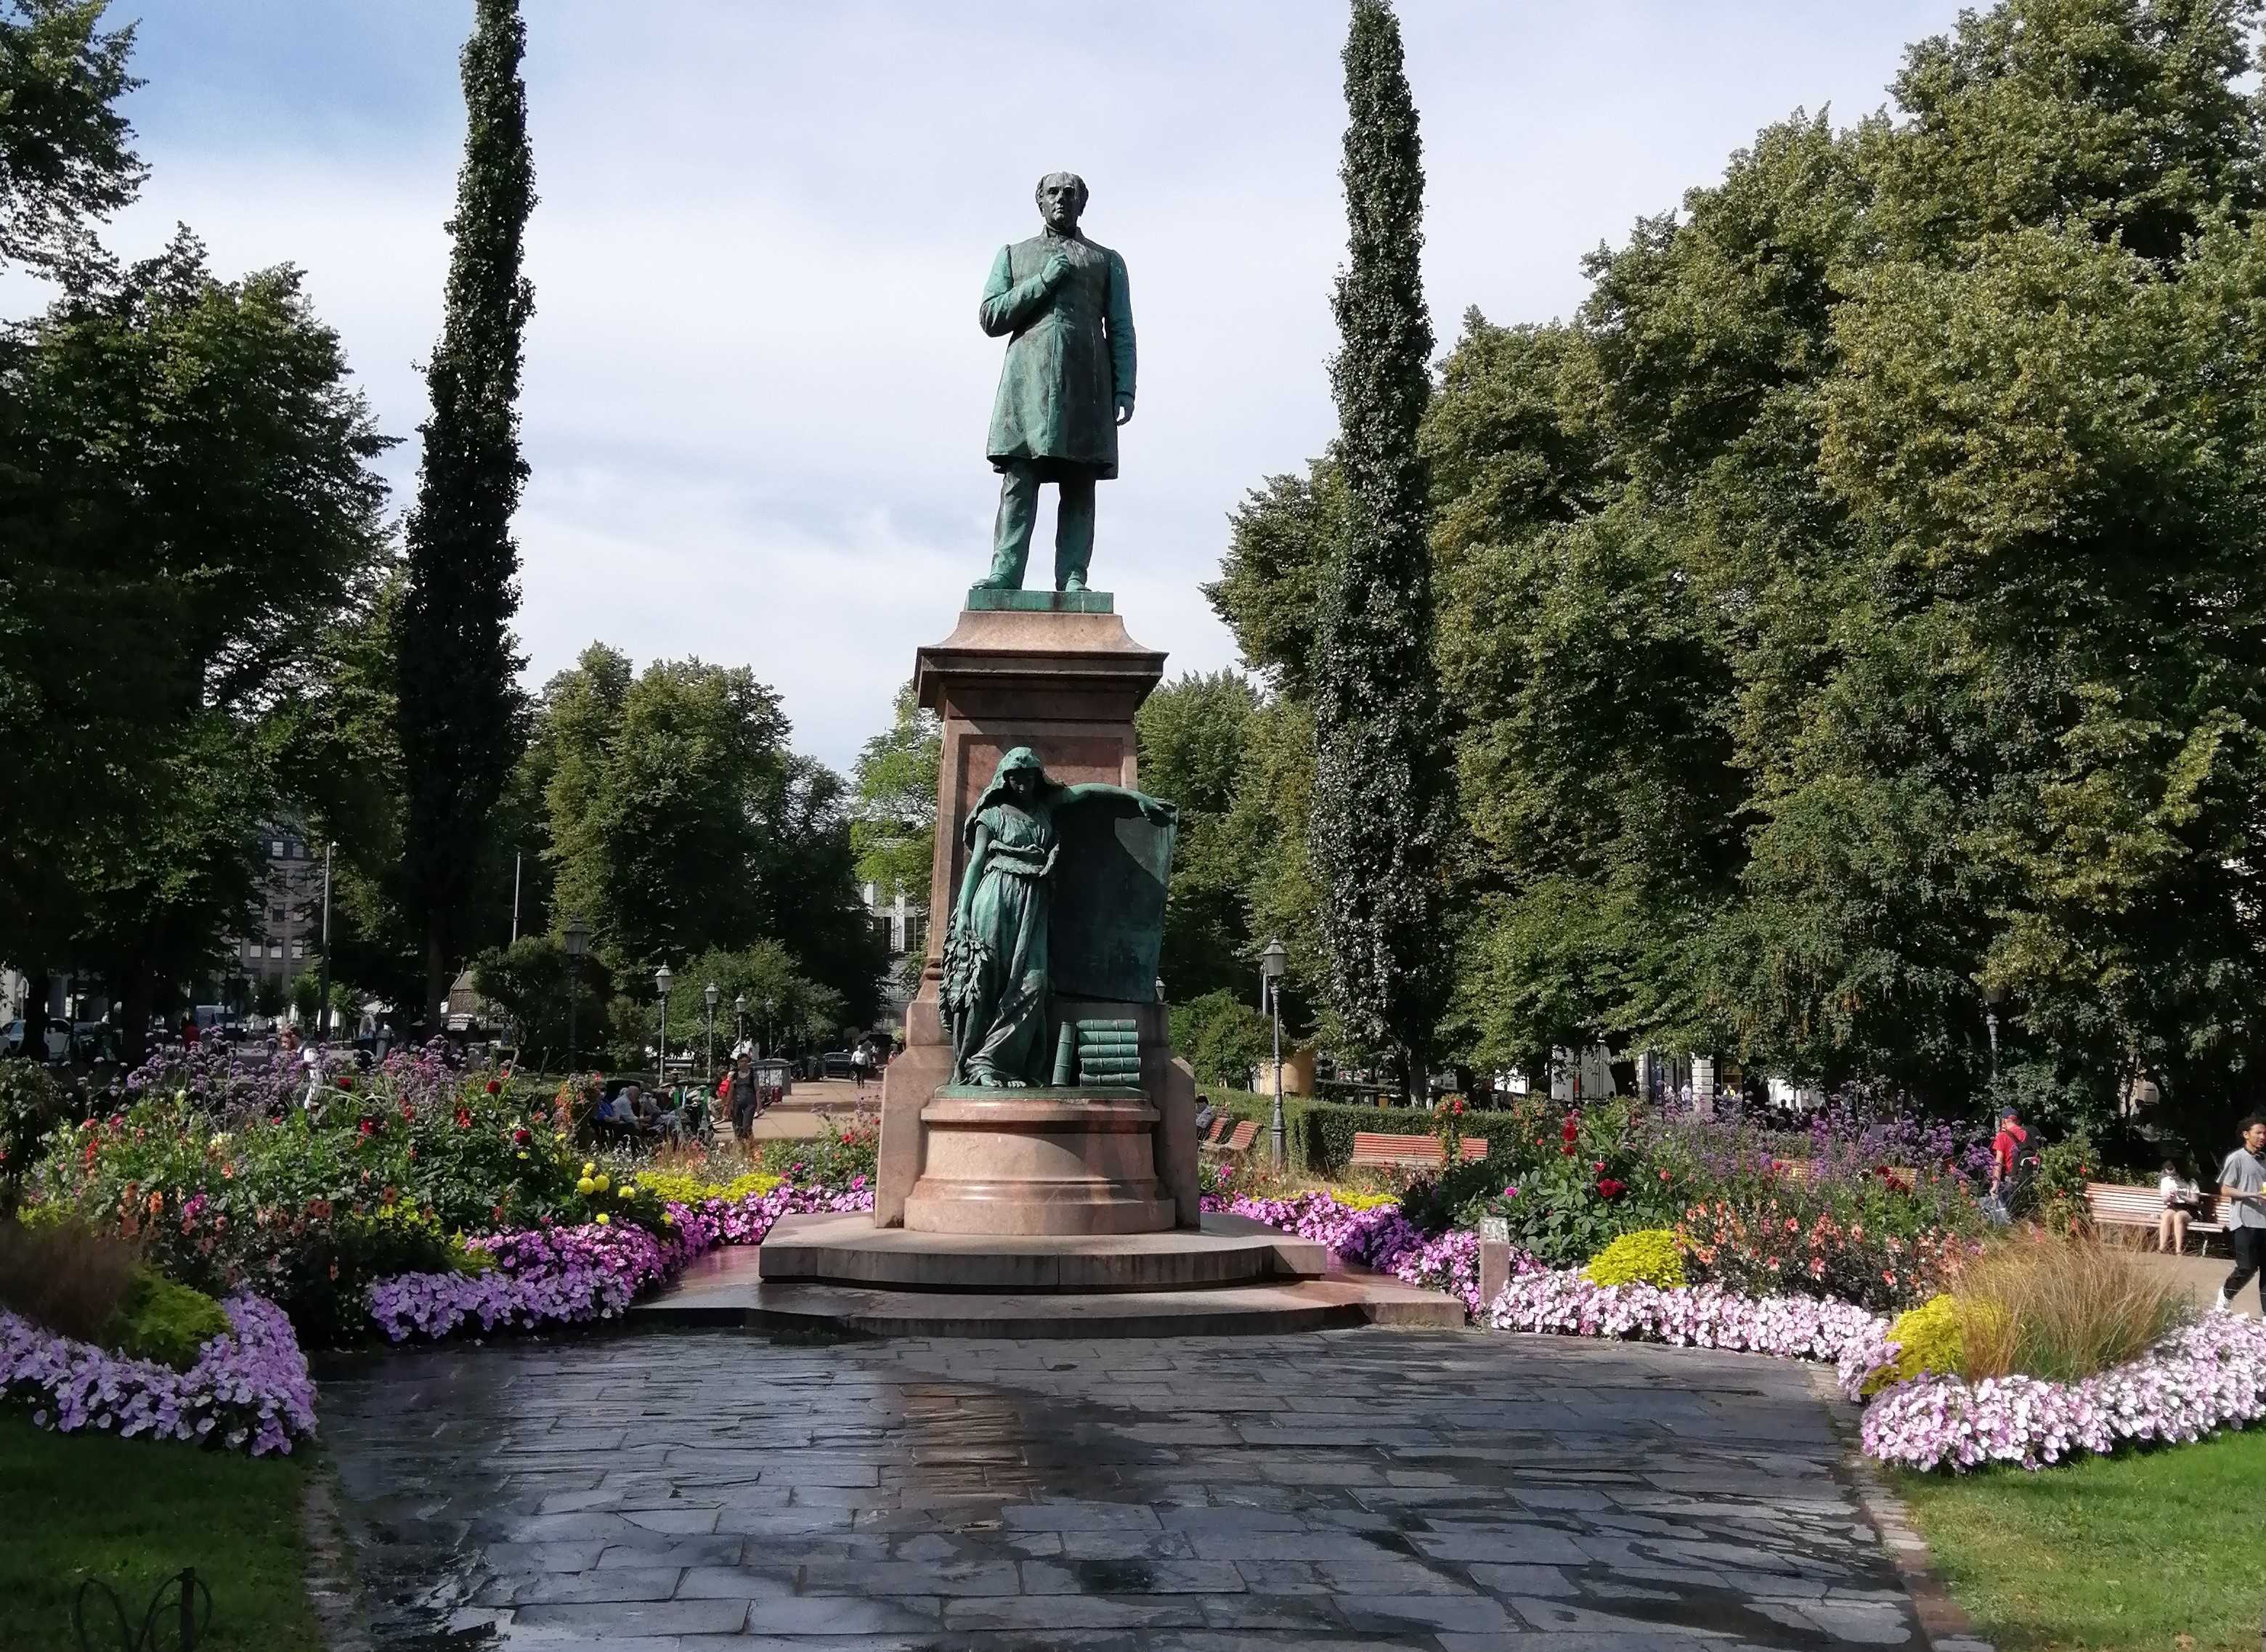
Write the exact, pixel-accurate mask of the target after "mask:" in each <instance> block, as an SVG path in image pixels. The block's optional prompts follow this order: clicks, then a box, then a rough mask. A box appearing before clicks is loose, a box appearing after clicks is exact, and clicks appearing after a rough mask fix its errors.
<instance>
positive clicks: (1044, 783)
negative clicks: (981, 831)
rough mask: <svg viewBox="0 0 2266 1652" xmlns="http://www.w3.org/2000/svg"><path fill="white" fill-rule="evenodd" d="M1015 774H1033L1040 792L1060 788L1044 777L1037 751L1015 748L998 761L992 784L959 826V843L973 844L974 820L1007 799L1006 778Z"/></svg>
mask: <svg viewBox="0 0 2266 1652" xmlns="http://www.w3.org/2000/svg"><path fill="white" fill-rule="evenodd" d="M1018 773H1029V774H1034V775H1036V776H1037V777H1038V786H1039V790H1040V791H1042V792H1044V791H1049V790H1054V791H1059V790H1061V789H1062V788H1061V787H1059V786H1056V785H1055V783H1054V782H1053V781H1052V780H1049V779H1048V778H1047V771H1046V766H1045V765H1044V764H1042V763H1041V762H1040V761H1039V754H1038V753H1037V752H1035V751H1034V750H1032V749H1030V748H1029V747H1028V746H1017V747H1016V748H1014V749H1012V751H1009V752H1007V753H1006V754H1005V756H1003V757H1001V758H1000V759H999V766H998V768H996V769H994V770H992V771H991V784H990V785H989V786H985V787H984V788H983V795H982V796H981V797H978V798H977V799H976V802H975V805H974V807H972V808H969V811H968V818H967V819H966V820H965V821H963V822H961V828H960V835H961V841H963V842H967V843H973V842H974V841H975V838H976V819H977V817H978V816H980V815H982V814H983V811H984V810H985V809H987V808H990V807H991V805H993V804H994V803H997V802H999V801H1000V800H1003V799H1005V797H1006V796H1007V793H1008V786H1007V777H1008V776H1010V775H1012V774H1018Z"/></svg>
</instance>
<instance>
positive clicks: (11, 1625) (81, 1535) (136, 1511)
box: [0, 1411, 322, 1652]
mask: <svg viewBox="0 0 2266 1652" xmlns="http://www.w3.org/2000/svg"><path fill="white" fill-rule="evenodd" d="M306 1474H307V1469H306V1466H305V1464H304V1463H303V1461H302V1460H300V1459H297V1458H258V1459H256V1460H255V1459H253V1458H247V1457H243V1456H239V1455H238V1454H237V1453H234V1452H229V1451H203V1450H201V1449H199V1448H198V1447H196V1446H193V1445H187V1444H180V1443H178V1442H158V1441H153V1440H121V1439H119V1438H117V1437H116V1436H113V1435H110V1434H105V1433H91V1434H69V1435H65V1434H51V1433H48V1432H47V1431H45V1430H43V1429H36V1428H33V1426H32V1423H31V1421H30V1419H28V1418H27V1417H26V1416H24V1415H23V1414H21V1413H19V1412H15V1411H5V1412H0V1493H4V1512H0V1529H4V1532H5V1536H4V1538H0V1648H6V1649H8V1652H14V1649H15V1648H25V1649H26V1652H32V1649H33V1648H37V1649H38V1652H62V1649H63V1648H69V1647H72V1646H74V1645H76V1644H77V1642H76V1641H74V1640H73V1638H72V1635H71V1624H70V1612H71V1600H72V1597H74V1596H76V1595H77V1592H78V1587H79V1584H80V1583H82V1582H83V1581H84V1580H85V1579H86V1578H88V1577H100V1578H102V1579H104V1580H106V1582H107V1583H110V1585H111V1586H112V1587H113V1589H115V1590H117V1591H118V1594H119V1597H120V1598H121V1600H123V1601H124V1602H125V1603H126V1610H127V1615H128V1618H129V1619H131V1622H132V1626H133V1627H134V1629H135V1630H136V1631H137V1632H138V1631H139V1629H140V1627H141V1618H142V1613H143V1611H145V1610H146V1609H147V1608H148V1606H149V1604H150V1594H151V1592H152V1591H153V1590H155V1589H156V1588H157V1584H158V1583H160V1582H162V1581H163V1580H164V1579H165V1578H166V1577H169V1576H171V1575H172V1574H174V1573H175V1572H178V1571H179V1570H180V1568H182V1567H184V1566H194V1567H195V1568H197V1575H199V1576H200V1577H201V1578H203V1579H204V1580H205V1583H206V1586H207V1587H208V1588H209V1589H210V1590H212V1597H213V1611H212V1621H211V1623H210V1625H209V1626H208V1630H207V1633H206V1638H205V1639H203V1640H201V1641H199V1642H198V1643H197V1644H198V1646H199V1648H201V1649H203V1648H208V1649H209V1652H318V1649H319V1648H320V1647H321V1645H322V1640H321V1637H320V1635H319V1634H318V1631H317V1629H316V1626H315V1619H314V1615H313V1613H312V1612H311V1610H310V1608H309V1606H308V1604H307V1596H306V1590H305V1588H304V1586H303V1576H304V1573H305V1568H306V1555H305V1552H304V1549H303V1546H302V1543H301V1539H300V1523H299V1498H300V1492H301V1488H303V1485H304V1484H305V1480H306ZM92 1604H94V1603H90V1605H92ZM98 1624H99V1626H98ZM89 1625H90V1630H91V1635H92V1639H91V1645H93V1646H96V1647H107V1646H113V1645H115V1644H116V1634H117V1628H116V1624H115V1620H114V1619H100V1620H99V1619H94V1618H93V1617H92V1615H91V1613H90V1619H89ZM106 1634H107V1636H108V1637H109V1638H107V1639H106V1638H105V1635H106ZM164 1644H165V1645H167V1646H169V1647H170V1646H172V1644H173V1641H172V1636H171V1634H167V1635H166V1637H165V1638H164Z"/></svg>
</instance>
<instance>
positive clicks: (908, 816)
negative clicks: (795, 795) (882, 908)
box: [850, 683, 944, 910]
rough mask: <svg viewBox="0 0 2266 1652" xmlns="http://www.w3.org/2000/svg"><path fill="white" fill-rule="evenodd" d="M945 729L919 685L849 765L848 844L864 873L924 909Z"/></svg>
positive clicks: (905, 690) (885, 893)
mask: <svg viewBox="0 0 2266 1652" xmlns="http://www.w3.org/2000/svg"><path fill="white" fill-rule="evenodd" d="M943 756H944V731H943V727H942V725H941V724H939V722H938V720H937V717H936V713H933V712H926V711H923V710H922V709H921V707H920V702H919V701H918V700H917V699H915V698H913V685H912V684H911V683H906V684H905V685H904V686H903V687H902V688H900V689H899V690H898V691H897V698H896V700H895V704H894V705H892V707H891V721H890V724H889V727H888V728H887V729H886V730H884V731H883V732H882V733H881V734H878V735H874V737H873V738H872V739H871V740H868V741H867V742H866V744H865V746H864V747H863V748H862V749H860V750H859V753H858V762H857V765H856V767H855V768H853V769H852V771H851V775H850V793H851V816H850V844H851V847H852V850H854V851H855V852H856V854H857V857H858V876H859V879H860V880H862V881H865V882H867V883H870V884H872V885H873V886H874V888H876V889H878V890H879V891H880V892H881V898H882V899H884V900H887V899H888V898H889V897H890V896H891V895H894V894H895V892H897V891H899V890H903V892H904V894H905V895H907V896H908V897H909V898H910V899H911V900H912V901H914V902H916V903H918V904H919V905H920V907H921V908H922V909H923V910H926V909H927V905H928V895H929V880H930V876H931V873H932V868H933V866H934V863H935V859H936V789H937V771H938V768H939V764H941V763H942V761H943Z"/></svg>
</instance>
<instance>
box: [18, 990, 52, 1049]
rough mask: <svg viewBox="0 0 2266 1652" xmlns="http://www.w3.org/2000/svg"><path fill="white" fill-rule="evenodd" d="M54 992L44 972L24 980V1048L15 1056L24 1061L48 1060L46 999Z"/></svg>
mask: <svg viewBox="0 0 2266 1652" xmlns="http://www.w3.org/2000/svg"><path fill="white" fill-rule="evenodd" d="M54 991H55V977H54V976H50V975H48V973H47V971H45V970H41V971H40V972H39V973H38V974H37V975H31V976H26V977H25V978H24V1046H23V1048H22V1049H19V1050H18V1052H17V1054H18V1055H20V1056H23V1057H24V1059H25V1060H26V1061H45V1060H46V1059H47V1058H48V995H49V994H51V993H52V992H54Z"/></svg>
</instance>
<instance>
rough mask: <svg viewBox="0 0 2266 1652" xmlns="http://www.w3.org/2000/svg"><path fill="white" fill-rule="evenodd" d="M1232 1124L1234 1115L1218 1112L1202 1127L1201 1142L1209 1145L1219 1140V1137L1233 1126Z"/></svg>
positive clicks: (1233, 1123)
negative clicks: (1218, 1113)
mask: <svg viewBox="0 0 2266 1652" xmlns="http://www.w3.org/2000/svg"><path fill="white" fill-rule="evenodd" d="M1234 1126H1235V1115H1233V1114H1232V1113H1222V1114H1220V1115H1218V1116H1217V1117H1216V1118H1214V1119H1213V1120H1212V1122H1210V1124H1209V1125H1207V1126H1206V1127H1205V1128H1204V1133H1203V1144H1204V1145H1205V1146H1207V1147H1209V1146H1210V1145H1211V1144H1213V1143H1214V1142H1217V1140H1219V1138H1220V1137H1223V1136H1224V1135H1226V1134H1227V1133H1228V1131H1229V1130H1231V1129H1233V1128H1234Z"/></svg>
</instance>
